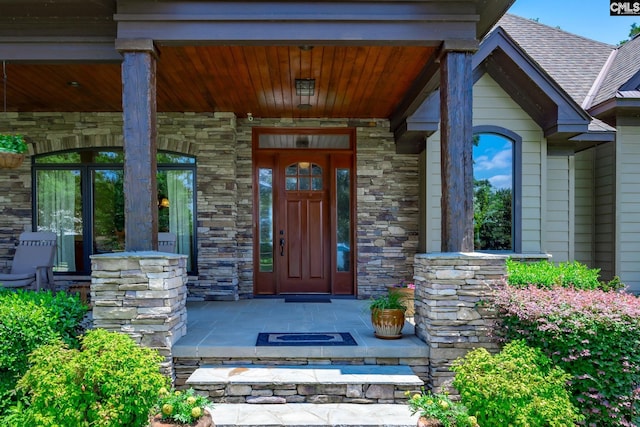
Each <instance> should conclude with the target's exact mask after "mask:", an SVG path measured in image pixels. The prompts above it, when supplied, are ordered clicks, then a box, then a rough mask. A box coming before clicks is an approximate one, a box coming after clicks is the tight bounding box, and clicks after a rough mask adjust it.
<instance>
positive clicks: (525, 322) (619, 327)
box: [494, 286, 640, 427]
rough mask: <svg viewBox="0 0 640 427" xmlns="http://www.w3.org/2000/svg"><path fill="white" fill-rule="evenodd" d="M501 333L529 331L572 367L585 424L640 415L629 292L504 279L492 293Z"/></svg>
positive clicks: (525, 334)
mask: <svg viewBox="0 0 640 427" xmlns="http://www.w3.org/2000/svg"><path fill="white" fill-rule="evenodd" d="M495 306H496V310H497V314H498V319H499V321H498V323H497V325H496V330H495V332H494V333H495V334H496V336H497V337H499V338H500V339H501V340H505V341H511V340H515V339H524V340H526V342H527V343H528V344H529V345H531V346H533V347H538V348H540V349H542V350H543V351H544V352H545V354H546V355H547V356H548V357H549V358H551V359H552V360H553V361H554V363H555V364H556V365H557V366H559V367H561V368H562V369H563V370H564V371H565V372H567V373H569V374H571V375H572V379H571V381H570V386H571V391H572V394H573V403H574V404H575V405H576V406H577V407H578V408H580V409H581V411H582V414H583V415H584V416H585V420H586V425H587V426H597V427H602V426H637V425H639V424H638V422H639V421H640V351H639V349H640V299H639V298H638V297H635V296H633V295H630V294H625V293H617V292H604V291H601V290H575V289H573V288H562V287H555V288H551V289H540V288H538V287H535V286H529V287H526V288H514V287H511V286H504V287H503V288H501V289H500V290H498V292H497V294H496V299H495Z"/></svg>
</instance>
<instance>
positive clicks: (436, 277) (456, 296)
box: [414, 253, 506, 392]
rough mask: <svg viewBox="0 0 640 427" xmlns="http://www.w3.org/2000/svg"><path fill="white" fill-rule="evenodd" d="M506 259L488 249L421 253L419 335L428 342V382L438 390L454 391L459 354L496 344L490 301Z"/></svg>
mask: <svg viewBox="0 0 640 427" xmlns="http://www.w3.org/2000/svg"><path fill="white" fill-rule="evenodd" d="M505 259H506V256H500V255H489V254H483V253H469V254H463V253H437V254H419V255H416V258H415V260H416V264H415V276H414V280H415V283H416V291H415V292H416V301H415V310H416V313H415V318H414V319H415V322H416V335H417V336H418V337H419V338H420V339H421V340H423V341H424V342H425V343H427V344H428V345H429V355H430V366H429V374H428V378H427V379H426V380H425V383H427V384H429V385H430V386H431V387H432V388H433V389H434V390H437V391H440V390H441V389H448V391H449V392H454V390H452V389H450V385H451V384H450V383H451V381H452V380H453V377H454V373H453V372H452V371H451V370H450V367H451V363H452V362H453V361H454V360H455V359H457V358H459V357H463V356H464V355H465V354H467V352H468V351H469V350H471V349H473V348H476V347H485V348H487V349H489V350H491V351H494V350H496V349H497V345H496V344H495V343H494V342H492V340H491V339H490V337H489V336H488V332H489V330H490V328H491V324H492V322H493V319H494V318H495V316H494V313H493V312H492V311H491V310H489V309H488V308H487V306H486V304H485V303H486V302H487V301H489V300H490V299H491V295H492V289H493V288H494V287H495V286H497V285H498V284H499V283H500V282H501V280H502V279H503V278H504V276H505V274H506V267H505Z"/></svg>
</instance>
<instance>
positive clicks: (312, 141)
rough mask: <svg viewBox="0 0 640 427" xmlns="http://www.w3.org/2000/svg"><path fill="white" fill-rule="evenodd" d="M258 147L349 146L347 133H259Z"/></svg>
mask: <svg viewBox="0 0 640 427" xmlns="http://www.w3.org/2000/svg"><path fill="white" fill-rule="evenodd" d="M258 148H265V149H281V148H286V149H297V150H309V149H311V150H322V149H332V150H335V149H340V150H348V149H350V148H351V144H350V141H349V135H348V134H346V133H345V134H333V135H330V134H318V135H314V134H309V135H302V134H285V135H278V134H267V133H263V134H260V136H259V137H258Z"/></svg>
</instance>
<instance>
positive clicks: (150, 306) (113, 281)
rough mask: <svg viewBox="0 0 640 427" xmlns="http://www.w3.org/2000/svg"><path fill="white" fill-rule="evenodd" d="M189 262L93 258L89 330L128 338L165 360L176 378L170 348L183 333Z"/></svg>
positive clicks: (153, 256)
mask: <svg viewBox="0 0 640 427" xmlns="http://www.w3.org/2000/svg"><path fill="white" fill-rule="evenodd" d="M186 266H187V257H186V256H185V255H176V254H167V253H162V252H120V253H114V254H101V255H93V256H92V257H91V269H92V272H91V301H92V302H93V326H94V327H95V328H102V329H106V330H109V331H114V332H122V333H126V334H128V335H129V336H131V337H132V338H133V339H134V340H135V341H136V342H137V343H138V344H141V345H144V346H146V347H150V348H153V349H156V350H158V352H159V353H160V355H162V356H164V357H165V361H164V363H163V364H162V370H163V373H165V374H166V375H168V376H169V377H170V378H174V368H173V354H172V351H171V349H172V347H173V344H175V343H176V341H178V339H180V338H181V337H182V336H184V335H186V333H187V307H186V301H187V269H186Z"/></svg>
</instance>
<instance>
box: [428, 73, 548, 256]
mask: <svg viewBox="0 0 640 427" xmlns="http://www.w3.org/2000/svg"><path fill="white" fill-rule="evenodd" d="M473 125H474V126H480V125H489V126H499V127H502V128H505V129H509V130H510V131H512V132H515V133H517V134H518V135H520V136H521V137H522V193H521V194H522V216H523V218H522V230H521V233H522V252H523V253H540V252H542V251H543V243H542V223H543V217H544V213H543V207H544V203H545V202H544V200H543V197H542V194H543V191H544V188H545V187H546V182H543V180H542V179H541V177H542V176H544V168H545V167H546V166H545V164H544V163H545V160H544V159H546V142H545V140H544V137H543V133H542V130H541V129H540V127H539V126H538V125H537V124H536V123H535V122H534V121H533V120H532V119H531V118H530V117H529V116H528V115H527V114H526V113H525V112H524V111H523V110H522V109H521V108H520V106H518V104H516V103H515V102H514V101H513V99H511V97H509V95H508V94H507V93H506V92H505V91H504V90H503V89H502V88H501V87H500V86H499V85H498V84H497V83H496V82H495V81H494V80H493V79H492V78H491V77H489V76H488V75H487V74H485V75H484V76H482V77H481V78H480V79H479V80H478V81H477V82H476V84H475V85H474V87H473ZM423 156H424V160H425V170H426V178H427V182H426V186H425V189H424V193H423V194H424V196H425V197H426V206H425V209H426V211H425V212H426V215H425V217H424V218H423V221H425V224H426V226H425V228H426V231H427V235H426V241H425V243H426V249H427V250H428V251H430V252H438V251H440V240H441V235H440V233H441V231H440V230H441V224H440V221H441V211H440V195H441V189H440V133H439V132H436V133H434V134H433V135H431V136H430V137H429V138H428V139H427V145H426V150H425V152H424V153H423Z"/></svg>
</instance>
